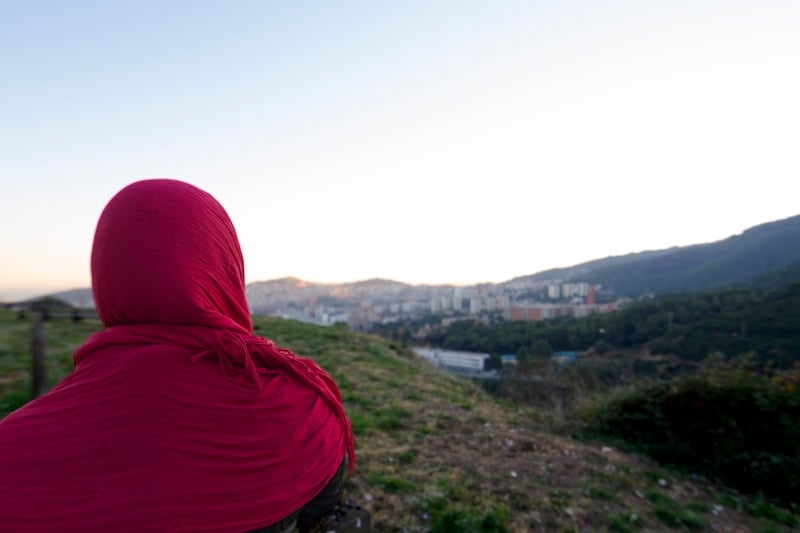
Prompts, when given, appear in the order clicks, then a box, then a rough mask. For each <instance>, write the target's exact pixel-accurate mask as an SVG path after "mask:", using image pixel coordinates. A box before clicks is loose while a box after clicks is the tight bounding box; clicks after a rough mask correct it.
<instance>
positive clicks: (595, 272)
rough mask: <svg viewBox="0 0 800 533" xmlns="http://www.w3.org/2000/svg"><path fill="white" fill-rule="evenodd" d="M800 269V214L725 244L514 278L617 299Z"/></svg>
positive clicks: (643, 254)
mask: <svg viewBox="0 0 800 533" xmlns="http://www.w3.org/2000/svg"><path fill="white" fill-rule="evenodd" d="M798 264H800V215H799V216H795V217H791V218H787V219H784V220H779V221H775V222H769V223H766V224H761V225H759V226H755V227H753V228H750V229H748V230H746V231H744V232H743V233H742V234H740V235H734V236H732V237H729V238H727V239H724V240H721V241H717V242H713V243H708V244H697V245H694V246H686V247H675V248H670V249H667V250H654V251H648V252H641V253H634V254H627V255H624V256H617V257H607V258H604V259H598V260H595V261H589V262H587V263H582V264H580V265H575V266H573V267H569V268H562V269H554V270H548V271H545V272H541V273H539V274H535V275H533V276H526V277H524V278H517V279H531V280H538V281H547V280H550V279H556V278H560V279H563V280H567V281H570V280H575V281H589V282H592V283H600V284H602V285H603V286H605V287H608V288H611V289H613V290H614V292H615V293H616V294H617V295H618V296H638V295H640V294H644V293H649V292H655V293H675V292H691V291H699V290H708V289H713V288H719V287H725V286H729V285H734V284H740V283H750V282H753V281H755V280H756V279H758V278H759V277H760V276H763V275H765V274H768V273H770V272H773V271H778V270H781V269H785V268H787V267H791V266H793V265H798Z"/></svg>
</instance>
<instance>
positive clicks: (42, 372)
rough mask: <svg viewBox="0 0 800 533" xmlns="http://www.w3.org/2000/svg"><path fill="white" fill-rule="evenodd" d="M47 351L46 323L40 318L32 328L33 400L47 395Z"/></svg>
mask: <svg viewBox="0 0 800 533" xmlns="http://www.w3.org/2000/svg"><path fill="white" fill-rule="evenodd" d="M45 351H46V342H45V337H44V321H43V320H42V319H41V318H38V319H37V320H36V322H34V323H33V326H32V327H31V353H32V354H33V359H32V371H33V378H32V380H31V382H32V385H33V386H32V390H31V399H33V398H38V397H39V396H42V395H43V394H46V393H47V367H46V366H45V364H44V359H45Z"/></svg>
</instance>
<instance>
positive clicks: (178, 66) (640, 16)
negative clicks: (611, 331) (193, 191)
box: [0, 0, 800, 300]
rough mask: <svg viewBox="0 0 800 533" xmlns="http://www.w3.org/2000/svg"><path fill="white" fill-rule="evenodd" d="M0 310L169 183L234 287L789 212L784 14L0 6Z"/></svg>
mask: <svg viewBox="0 0 800 533" xmlns="http://www.w3.org/2000/svg"><path fill="white" fill-rule="evenodd" d="M0 77H1V78H0V79H1V80H2V81H0V99H1V100H0V101H2V104H1V105H2V107H0V109H1V110H2V111H0V113H1V115H0V300H3V299H14V298H19V297H23V296H30V295H35V294H41V293H45V292H52V291H56V290H63V289H69V288H75V287H88V286H89V283H90V275H89V255H90V251H91V250H90V247H91V241H92V236H93V232H94V227H95V224H96V222H97V218H98V216H99V215H100V212H101V211H102V209H103V207H104V206H105V203H106V202H107V201H108V200H109V199H110V198H111V196H112V195H113V194H114V193H116V192H117V191H118V190H119V189H120V188H122V187H123V186H125V185H127V184H128V183H130V182H132V181H136V180H138V179H143V178H153V177H169V178H175V179H181V180H184V181H188V182H190V183H193V184H195V185H197V186H199V187H201V188H203V189H205V190H207V191H208V192H210V193H211V194H213V195H214V196H216V197H217V199H218V200H220V202H221V203H222V204H223V205H224V206H225V208H226V209H227V211H228V212H229V214H230V215H231V218H232V219H233V221H234V224H235V225H236V226H237V229H238V232H239V237H240V240H241V244H242V249H243V251H244V255H245V261H246V272H247V281H248V282H253V281H258V280H266V279H272V278H277V277H283V276H290V275H291V276H298V277H300V278H303V279H306V280H310V281H321V282H341V281H354V280H360V279H367V278H373V277H383V278H390V279H395V280H398V281H405V282H409V283H458V284H465V283H475V282H483V281H493V282H499V281H505V280H507V279H510V278H512V277H515V276H521V275H526V274H532V273H535V272H539V271H541V270H545V269H548V268H553V267H560V266H569V265H573V264H576V263H580V262H583V261H587V260H591V259H597V258H601V257H605V256H608V255H618V254H625V253H629V252H637V251H642V250H648V249H659V248H666V247H669V246H675V245H688V244H696V243H700V242H709V241H715V240H719V239H723V238H725V237H728V236H730V235H733V234H737V233H740V232H741V231H743V230H744V229H746V228H748V227H751V226H754V225H757V224H761V223H764V222H769V221H773V220H777V219H781V218H785V217H788V216H793V215H796V214H800V202H798V198H800V195H798V191H800V186H798V177H800V96H798V95H800V2H797V1H793V0H791V1H790V0H787V1H784V2H779V1H770V0H764V1H761V2H752V1H749V2H738V1H735V0H721V1H700V0H693V1H683V0H668V1H664V2H657V1H641V0H631V1H599V0H598V1H592V2H575V1H547V2H546V1H535V0H524V1H519V2H505V1H491V2H490V1H482V2H470V1H452V2H451V1H435V0H434V1H429V0H428V1H402V2H396V1H377V2H342V1H335V2H328V1H319V2H306V1H297V2H290V1H283V2H278V1H274V2H268V1H249V2H244V1H224V2H223V1H215V2H210V1H194V0H193V1H169V2H164V1H161V0H159V1H135V2H134V1H132V0H131V1H127V2H123V1H119V2H109V1H96V2H87V1H70V2H63V1H30V2H19V1H15V0H0Z"/></svg>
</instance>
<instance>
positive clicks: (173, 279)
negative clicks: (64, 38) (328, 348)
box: [0, 180, 355, 532]
mask: <svg viewBox="0 0 800 533" xmlns="http://www.w3.org/2000/svg"><path fill="white" fill-rule="evenodd" d="M91 270H92V290H93V294H94V299H95V303H96V306H97V311H98V314H99V316H100V318H101V320H102V322H103V324H104V326H105V329H104V330H103V331H101V332H98V333H95V334H94V335H92V336H91V337H89V339H88V340H87V341H86V343H85V344H83V345H82V346H81V347H80V348H78V350H77V351H76V352H75V355H74V362H75V368H74V370H73V372H72V373H71V374H70V375H69V376H67V377H66V378H65V379H64V380H63V381H62V382H61V383H60V384H59V385H57V386H56V387H55V388H54V389H53V390H52V391H51V392H50V393H48V394H47V395H45V396H42V397H40V398H38V399H36V400H34V401H33V402H31V403H29V404H28V405H26V406H24V407H22V408H21V409H19V410H17V411H16V412H14V413H11V414H10V415H8V416H7V417H6V418H5V419H3V420H2V421H0V529H2V530H3V531H114V532H120V531H136V532H142V531H192V532H196V531H214V532H226V531H231V532H243V531H263V532H273V531H293V530H294V527H295V524H296V523H297V524H298V525H299V526H300V528H301V529H307V528H308V527H310V524H312V523H313V522H314V521H315V520H316V519H317V518H320V517H321V516H322V515H323V514H325V513H326V512H327V511H328V510H329V509H330V508H331V507H332V506H333V505H335V504H336V503H337V502H338V499H339V498H340V496H341V492H342V477H343V475H344V470H345V461H346V459H345V456H348V460H347V462H349V466H350V468H351V469H352V468H353V466H354V464H355V453H354V447H353V443H354V437H353V434H352V430H351V427H350V422H349V420H348V419H347V416H346V414H345V412H344V409H343V407H342V403H341V396H340V393H339V390H338V388H337V387H336V384H335V383H334V381H333V380H332V379H331V377H330V376H329V375H328V374H327V373H325V372H324V371H323V370H322V369H321V368H320V367H319V366H318V365H317V364H316V363H315V362H313V361H311V360H309V359H304V358H300V357H297V356H295V355H294V354H293V353H292V352H290V351H289V350H287V349H284V348H279V347H277V346H276V345H275V344H274V343H273V342H272V341H270V340H267V339H265V338H262V337H258V336H255V335H253V334H252V324H251V319H250V313H249V310H248V306H247V301H246V300H245V290H244V287H245V286H244V279H245V278H244V261H243V258H242V253H241V249H240V246H239V241H238V238H237V236H236V231H235V229H234V227H233V224H232V223H231V220H230V219H229V217H228V215H227V213H226V212H225V210H224V209H223V208H222V206H221V205H220V204H219V203H218V202H217V201H216V200H215V199H214V198H213V197H212V196H211V195H209V194H208V193H206V192H204V191H202V190H200V189H198V188H196V187H194V186H192V185H189V184H187V183H183V182H179V181H173V180H145V181H140V182H136V183H133V184H131V185H129V186H127V187H125V188H124V189H122V190H121V191H120V192H119V193H118V194H117V195H116V196H114V197H113V198H112V199H111V201H110V202H109V203H108V205H107V206H106V208H105V210H104V211H103V213H102V215H101V216H100V220H99V222H98V225H97V230H96V233H95V237H94V244H93V248H92V257H91Z"/></svg>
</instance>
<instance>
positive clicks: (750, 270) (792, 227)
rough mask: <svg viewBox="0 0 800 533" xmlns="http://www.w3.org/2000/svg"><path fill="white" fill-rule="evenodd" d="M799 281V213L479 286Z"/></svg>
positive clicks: (366, 292)
mask: <svg viewBox="0 0 800 533" xmlns="http://www.w3.org/2000/svg"><path fill="white" fill-rule="evenodd" d="M795 280H800V215H798V216H794V217H791V218H787V219H784V220H778V221H775V222H769V223H766V224H761V225H759V226H755V227H753V228H750V229H748V230H746V231H744V232H743V233H741V234H739V235H734V236H732V237H729V238H727V239H724V240H721V241H717V242H712V243H707V244H696V245H693V246H683V247H673V248H668V249H664V250H649V251H645V252H637V253H630V254H626V255H620V256H612V257H605V258H603V259H596V260H593V261H588V262H586V263H581V264H578V265H574V266H571V267H566V268H554V269H550V270H545V271H542V272H538V273H536V274H531V275H526V276H520V277H517V278H513V279H511V280H509V281H506V282H504V283H498V284H480V285H476V286H475V287H491V286H499V287H502V286H505V285H515V284H516V285H519V284H524V283H546V282H563V281H588V282H591V283H599V284H601V285H603V286H604V287H605V288H608V289H611V290H613V291H614V294H615V295H616V296H632V297H635V296H639V295H641V294H646V293H678V292H694V291H702V290H708V289H714V288H721V287H727V286H731V285H742V284H785V283H788V282H792V281H795ZM452 288H453V285H411V284H408V283H403V282H399V281H393V280H388V279H380V278H374V279H368V280H363V281H355V282H351V283H314V282H310V281H304V280H301V279H299V278H295V277H286V278H280V279H273V280H268V281H258V282H253V283H249V284H248V285H247V287H246V293H247V299H248V302H249V303H250V306H251V307H253V308H256V309H258V308H264V309H267V308H269V307H271V306H273V305H275V304H276V302H297V303H300V302H308V301H319V300H320V299H324V298H331V297H333V298H345V299H352V300H356V299H359V298H373V299H375V298H378V299H382V298H386V299H387V301H388V299H392V298H397V299H402V298H403V297H407V296H412V295H415V294H416V295H418V294H420V293H421V292H426V293H427V294H433V293H435V292H436V291H444V290H446V289H452ZM52 296H54V297H56V298H59V299H62V300H64V301H66V302H68V303H70V304H71V305H73V306H75V307H81V308H87V307H94V303H93V301H92V292H91V289H89V288H84V289H73V290H70V291H65V292H60V293H56V294H53V295H52Z"/></svg>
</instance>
